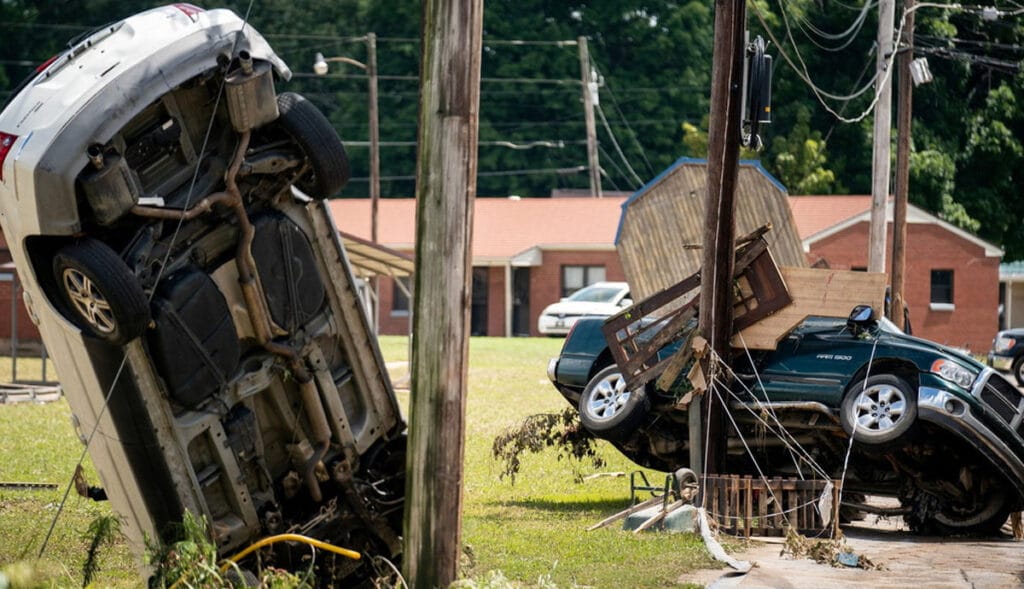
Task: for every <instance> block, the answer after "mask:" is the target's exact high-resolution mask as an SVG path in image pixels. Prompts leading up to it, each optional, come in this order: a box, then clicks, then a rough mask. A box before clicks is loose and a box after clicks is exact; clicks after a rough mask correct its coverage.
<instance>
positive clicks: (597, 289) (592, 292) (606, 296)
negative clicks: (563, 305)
mask: <svg viewBox="0 0 1024 589" xmlns="http://www.w3.org/2000/svg"><path fill="white" fill-rule="evenodd" d="M621 292H622V289H621V288H616V287H613V286H588V287H586V288H581V289H580V290H577V291H576V292H574V293H572V294H571V295H569V298H568V299H566V300H569V301H582V302H585V303H610V302H612V301H614V300H615V297H616V296H618V295H619V293H621Z"/></svg>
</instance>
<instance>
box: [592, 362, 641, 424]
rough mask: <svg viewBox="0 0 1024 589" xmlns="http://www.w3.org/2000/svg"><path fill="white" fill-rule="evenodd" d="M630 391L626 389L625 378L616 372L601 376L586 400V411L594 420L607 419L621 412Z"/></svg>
mask: <svg viewBox="0 0 1024 589" xmlns="http://www.w3.org/2000/svg"><path fill="white" fill-rule="evenodd" d="M630 394H631V393H630V391H628V390H626V379H624V378H622V375H621V374H619V373H618V372H615V373H612V374H609V375H608V376H606V377H604V378H602V379H601V380H600V381H599V382H598V383H597V385H596V386H594V391H593V393H592V394H591V395H590V398H589V399H588V400H587V412H588V413H589V414H590V418H591V419H593V420H594V421H608V420H609V419H612V418H614V417H615V416H616V415H618V414H620V413H622V408H623V407H624V406H625V405H626V402H628V401H629V396H630Z"/></svg>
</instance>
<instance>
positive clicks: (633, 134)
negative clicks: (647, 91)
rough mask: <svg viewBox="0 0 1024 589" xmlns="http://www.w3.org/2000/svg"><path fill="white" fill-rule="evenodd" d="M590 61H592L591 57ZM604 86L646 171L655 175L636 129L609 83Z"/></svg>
mask: <svg viewBox="0 0 1024 589" xmlns="http://www.w3.org/2000/svg"><path fill="white" fill-rule="evenodd" d="M591 61H592V62H593V58H591ZM594 67H595V69H596V68H597V66H596V64H595V66H594ZM598 71H600V70H598ZM605 88H606V89H607V90H608V96H610V97H611V99H612V105H613V106H614V107H615V111H616V112H617V113H619V118H621V119H622V122H623V123H625V124H626V129H627V130H628V131H629V136H630V137H632V138H633V143H635V144H636V146H637V149H639V150H640V157H641V158H643V160H644V163H645V164H646V165H647V171H648V173H650V174H651V176H652V177H653V176H654V175H655V172H654V166H652V165H651V160H649V159H647V152H646V151H644V146H643V144H642V143H640V140H639V139H637V135H636V131H634V130H633V127H632V126H631V125H630V124H629V119H627V118H626V115H625V114H624V113H623V112H622V108H621V107H620V106H619V101H618V100H617V99H616V98H615V92H613V91H612V86H611V84H608V83H607V82H606V83H605ZM660 90H662V91H667V90H668V89H667V88H663V89H660Z"/></svg>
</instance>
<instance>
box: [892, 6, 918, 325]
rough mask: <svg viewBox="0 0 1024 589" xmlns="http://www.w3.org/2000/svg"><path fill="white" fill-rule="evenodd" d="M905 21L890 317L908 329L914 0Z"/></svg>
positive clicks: (900, 60)
mask: <svg viewBox="0 0 1024 589" xmlns="http://www.w3.org/2000/svg"><path fill="white" fill-rule="evenodd" d="M904 7H905V10H906V15H907V16H906V19H907V20H906V23H905V24H904V28H903V43H902V44H903V48H902V49H901V50H900V51H901V53H900V57H899V75H900V79H899V84H900V85H899V88H898V96H897V100H898V101H899V111H898V112H897V113H896V132H897V136H896V196H895V202H894V203H893V210H892V288H891V290H890V291H889V295H890V297H891V299H892V302H891V304H890V306H889V311H890V315H891V317H890V319H892V321H893V323H895V324H896V325H897V326H899V328H900V329H906V328H907V326H906V325H904V322H903V309H904V308H905V307H904V305H903V283H904V280H905V277H906V275H905V272H906V267H907V251H906V250H907V245H906V244H907V193H908V191H909V188H910V114H911V109H912V108H913V107H912V104H913V96H914V85H913V84H912V83H911V78H910V62H912V61H913V60H914V10H913V8H914V0H906V2H904Z"/></svg>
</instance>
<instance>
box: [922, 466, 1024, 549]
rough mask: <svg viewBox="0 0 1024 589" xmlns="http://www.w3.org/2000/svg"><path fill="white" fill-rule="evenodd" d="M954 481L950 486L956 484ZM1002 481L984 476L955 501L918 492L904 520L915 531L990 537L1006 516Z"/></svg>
mask: <svg viewBox="0 0 1024 589" xmlns="http://www.w3.org/2000/svg"><path fill="white" fill-rule="evenodd" d="M960 482H961V481H958V482H957V483H951V485H955V486H959V483H960ZM1006 484H1007V483H1005V482H1003V481H996V480H995V479H993V478H987V479H986V480H984V481H983V482H982V484H981V485H980V486H979V487H978V488H976V489H972V491H973V492H969V493H966V494H965V496H964V497H963V498H962V499H960V500H958V501H956V502H953V501H950V500H948V499H947V500H945V501H944V500H942V499H939V498H937V497H935V496H933V495H931V494H929V493H920V494H919V495H918V496H917V497H916V498H915V499H914V500H913V501H912V502H911V505H912V507H913V510H912V512H911V513H910V514H908V515H907V516H906V517H905V519H906V520H907V523H908V524H909V525H910V528H911V529H912V530H914V531H915V532H917V533H919V534H927V535H941V536H994V535H998V534H999V533H1000V532H999V530H1000V528H1002V526H1003V524H1004V523H1006V520H1007V518H1009V517H1010V511H1011V507H1012V506H1011V501H1010V499H1009V494H1008V493H1007V492H1006Z"/></svg>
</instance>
